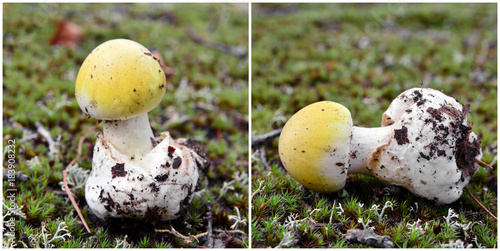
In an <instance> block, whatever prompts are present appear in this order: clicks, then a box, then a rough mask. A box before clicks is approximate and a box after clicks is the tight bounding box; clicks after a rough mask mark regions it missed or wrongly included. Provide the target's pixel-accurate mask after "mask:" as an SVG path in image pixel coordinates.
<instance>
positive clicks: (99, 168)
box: [75, 39, 208, 222]
mask: <svg viewBox="0 0 500 251" xmlns="http://www.w3.org/2000/svg"><path fill="white" fill-rule="evenodd" d="M166 84H167V83H166V79H165V74H164V72H163V70H162V68H161V65H160V62H158V61H157V60H156V58H154V57H153V56H152V54H151V52H149V50H148V49H147V48H145V47H144V46H142V45H141V44H139V43H137V42H135V41H132V40H128V39H114V40H110V41H107V42H105V43H103V44H101V45H99V46H98V47H96V48H95V49H94V50H93V51H92V52H91V53H90V54H89V55H88V56H87V58H86V59H85V61H84V62H83V64H82V66H81V68H80V70H79V72H78V76H77V79H76V85H75V95H76V99H77V101H78V105H79V106H80V108H81V110H82V111H83V112H84V113H85V114H86V115H87V116H89V117H93V118H95V119H98V120H103V123H104V125H103V129H104V135H98V137H97V141H96V144H95V146H94V156H93V159H92V171H91V173H90V175H89V178H88V180H87V183H86V185H85V198H86V200H87V203H88V205H89V207H90V209H91V210H92V211H93V212H94V213H95V214H96V215H97V216H98V217H99V218H103V219H105V218H110V217H113V218H137V219H143V220H146V221H150V222H157V221H159V220H169V219H174V218H176V217H177V216H179V214H180V211H181V209H182V208H183V207H186V206H187V205H189V203H190V202H191V197H192V194H193V193H194V192H195V190H196V187H197V184H198V178H199V174H198V169H200V168H204V167H205V166H206V165H207V163H208V160H207V158H206V156H205V154H204V153H202V152H201V151H200V150H199V149H200V148H199V147H198V146H197V145H196V143H194V142H193V141H191V140H185V139H177V140H174V139H172V138H171V137H170V134H169V133H168V132H163V133H160V136H159V137H158V138H155V136H154V134H153V131H152V130H151V126H150V125H149V119H148V115H147V113H148V112H149V111H150V110H152V109H153V108H155V107H156V106H157V105H158V104H159V103H160V101H161V100H162V98H163V95H164V94H165V89H166Z"/></svg>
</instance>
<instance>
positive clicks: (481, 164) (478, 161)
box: [476, 159, 493, 170]
mask: <svg viewBox="0 0 500 251" xmlns="http://www.w3.org/2000/svg"><path fill="white" fill-rule="evenodd" d="M476 162H477V163H478V164H479V165H480V166H482V167H484V168H488V169H490V170H493V167H491V166H490V165H488V164H487V163H486V162H484V161H482V160H480V159H476Z"/></svg>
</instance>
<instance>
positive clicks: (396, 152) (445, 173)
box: [279, 88, 482, 204]
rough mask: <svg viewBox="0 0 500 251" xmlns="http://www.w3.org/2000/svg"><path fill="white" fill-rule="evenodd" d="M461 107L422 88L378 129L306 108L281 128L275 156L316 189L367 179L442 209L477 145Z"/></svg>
mask: <svg viewBox="0 0 500 251" xmlns="http://www.w3.org/2000/svg"><path fill="white" fill-rule="evenodd" d="M469 112H470V108H469V105H461V104H460V103H459V102H458V101H457V100H456V99H454V98H451V97H449V96H446V95H445V94H443V93H442V92H439V91H436V90H433V89H428V88H414V89H410V90H407V91H405V92H403V93H402V94H400V95H399V96H398V97H397V98H396V99H395V100H394V101H393V102H392V103H391V105H390V106H389V108H388V109H387V111H385V112H384V114H383V116H382V123H381V124H382V127H377V128H364V127H357V126H352V119H351V114H350V112H349V110H348V109H347V108H345V107H344V106H342V105H340V104H338V103H335V102H329V101H323V102H317V103H314V104H311V105H309V106H306V107H305V108H303V109H301V110H300V111H298V112H297V113H296V114H295V115H293V116H292V117H291V118H290V119H289V120H288V122H287V123H286V124H285V126H284V128H283V131H282V133H281V136H280V140H279V154H280V158H281V161H282V163H283V165H284V167H285V168H286V170H287V171H288V172H289V173H290V174H291V176H292V177H293V178H295V179H296V180H297V181H299V182H300V183H301V184H302V185H303V186H304V187H306V188H309V189H311V190H314V191H318V192H335V191H338V190H340V189H342V188H343V186H344V184H345V180H346V178H347V174H367V175H371V176H374V177H377V178H378V179H380V180H381V181H383V182H385V183H387V184H392V185H398V186H402V187H405V188H406V189H408V190H409V191H410V192H412V193H413V194H415V195H417V196H419V197H423V198H426V199H429V200H432V201H434V202H435V203H437V204H448V203H452V202H454V201H456V200H457V199H458V198H460V196H461V195H462V189H463V187H464V186H466V185H467V184H468V182H469V180H470V178H471V177H472V176H473V175H474V174H475V172H476V170H477V168H478V164H477V163H476V161H475V160H476V158H477V159H480V158H481V156H482V153H481V143H480V141H479V140H478V139H477V136H476V135H475V134H474V133H473V132H472V129H471V126H470V125H468V124H467V114H468V113H469Z"/></svg>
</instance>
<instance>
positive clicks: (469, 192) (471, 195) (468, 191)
mask: <svg viewBox="0 0 500 251" xmlns="http://www.w3.org/2000/svg"><path fill="white" fill-rule="evenodd" d="M464 189H465V191H467V193H468V194H469V195H470V197H472V199H473V200H474V201H476V203H477V204H479V206H481V207H482V208H483V209H484V211H486V212H487V213H488V214H489V215H490V216H491V217H493V219H495V220H497V217H496V216H495V215H494V214H492V213H491V212H490V210H488V209H487V208H486V207H485V206H484V205H483V204H481V202H479V200H478V199H476V197H475V196H474V195H473V194H472V193H471V191H470V190H469V189H467V187H464Z"/></svg>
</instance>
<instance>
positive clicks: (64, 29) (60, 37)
mask: <svg viewBox="0 0 500 251" xmlns="http://www.w3.org/2000/svg"><path fill="white" fill-rule="evenodd" d="M82 39H83V33H82V30H81V29H80V27H79V26H78V25H76V24H75V23H72V22H70V21H66V20H64V21H61V22H59V23H58V24H57V28H56V31H55V33H54V35H53V36H52V38H51V39H50V45H60V46H64V47H66V48H69V49H74V48H75V47H76V46H78V44H79V43H80V42H81V41H82Z"/></svg>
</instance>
